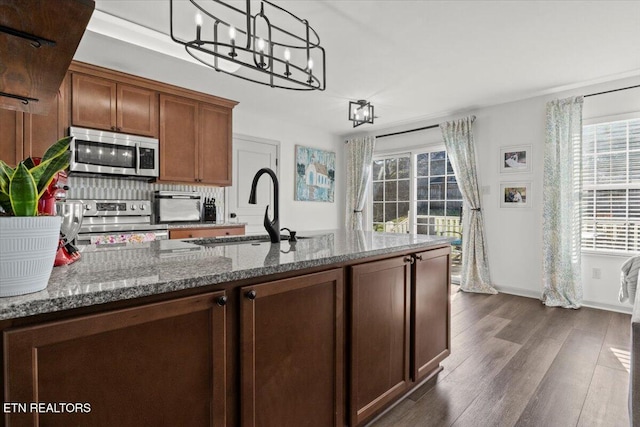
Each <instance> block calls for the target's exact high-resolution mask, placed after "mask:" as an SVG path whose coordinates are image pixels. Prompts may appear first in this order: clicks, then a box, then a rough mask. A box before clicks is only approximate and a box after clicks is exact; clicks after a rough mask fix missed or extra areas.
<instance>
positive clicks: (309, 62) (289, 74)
mask: <svg viewBox="0 0 640 427" xmlns="http://www.w3.org/2000/svg"><path fill="white" fill-rule="evenodd" d="M231 3H232V2H231V1H227V2H225V1H221V0H189V1H184V0H170V3H169V14H170V20H171V23H170V32H171V39H172V40H173V41H175V42H176V43H180V44H182V45H184V47H185V49H186V51H187V53H189V55H191V56H192V57H193V58H195V59H196V60H198V61H200V62H202V63H203V64H205V65H207V66H209V67H211V68H213V69H215V70H216V71H220V72H223V73H226V74H230V75H232V76H236V77H239V78H241V79H244V80H249V81H252V82H255V83H260V84H263V85H266V86H271V87H277V88H282V89H291V90H324V89H325V54H324V48H322V46H320V37H318V34H317V33H316V31H315V30H314V29H313V28H311V26H310V25H309V22H308V21H307V20H306V19H300V18H298V17H297V16H296V15H294V14H293V13H291V12H289V11H288V10H286V9H283V8H281V7H280V6H277V5H275V4H273V3H271V2H270V1H267V0H261V1H255V0H254V1H251V0H246V2H245V4H244V10H243V9H242V8H240V7H236V5H237V3H238V2H235V4H236V5H232V4H231ZM252 10H254V11H256V10H257V11H258V12H256V13H253V14H252V12H251V11H252Z"/></svg>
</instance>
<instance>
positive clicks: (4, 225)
mask: <svg viewBox="0 0 640 427" xmlns="http://www.w3.org/2000/svg"><path fill="white" fill-rule="evenodd" d="M70 142H71V137H66V138H63V139H61V140H59V141H58V142H56V143H55V144H53V145H52V146H51V147H49V149H48V150H47V151H46V153H45V154H44V156H43V157H42V159H41V160H40V162H39V163H38V164H36V163H37V162H36V161H34V159H32V158H31V157H29V158H28V159H26V160H23V161H22V162H20V163H19V164H18V166H16V167H15V168H11V167H10V166H8V165H7V164H6V163H5V162H4V161H2V160H0V208H2V211H3V212H2V213H0V297H6V296H14V295H22V294H26V293H30V292H37V291H40V290H42V289H44V288H46V287H47V283H48V282H49V277H50V276H51V271H52V269H53V261H54V259H55V256H56V251H57V249H58V241H59V238H60V224H61V222H62V218H61V217H59V216H51V215H38V202H39V200H40V197H42V195H43V193H44V192H45V191H46V189H47V187H48V186H49V184H50V183H51V181H52V180H53V178H54V176H55V175H56V174H57V173H58V172H60V171H62V170H64V169H66V168H67V167H68V166H69V159H70V153H69V143H70Z"/></svg>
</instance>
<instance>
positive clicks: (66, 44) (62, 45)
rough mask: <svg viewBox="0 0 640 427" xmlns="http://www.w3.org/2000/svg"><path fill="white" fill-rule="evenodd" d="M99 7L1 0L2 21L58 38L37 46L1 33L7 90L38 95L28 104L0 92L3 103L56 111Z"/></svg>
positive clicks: (0, 69) (0, 70)
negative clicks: (60, 89)
mask: <svg viewBox="0 0 640 427" xmlns="http://www.w3.org/2000/svg"><path fill="white" fill-rule="evenodd" d="M94 8H95V4H94V1H93V0H56V1H50V0H2V1H0V10H1V12H0V25H1V26H3V27H5V28H10V29H13V30H17V31H21V32H24V33H26V34H30V35H32V36H36V37H39V38H42V39H45V40H50V41H53V42H54V43H53V44H48V43H46V42H43V43H42V45H41V46H40V47H37V48H36V46H34V44H36V45H37V43H36V42H31V41H30V40H26V39H24V38H22V37H18V36H16V35H14V34H10V33H9V31H2V32H1V33H0V58H1V59H0V81H1V82H2V83H1V84H0V86H1V87H2V92H5V93H8V94H11V95H15V96H20V97H28V98H34V99H35V100H34V101H31V102H26V103H25V102H22V101H21V100H20V99H14V98H11V97H5V96H0V108H7V109H11V110H16V111H22V112H25V113H32V114H51V110H50V109H51V108H52V107H54V108H55V103H56V95H57V91H58V87H60V83H61V82H62V80H63V79H64V77H65V73H66V72H67V69H68V68H69V64H70V62H71V59H72V58H73V55H74V54H75V52H76V49H77V48H78V44H79V43H80V39H81V38H82V35H83V34H84V31H85V28H86V27H87V23H88V22H89V19H90V18H91V14H92V13H93V10H94ZM2 143H4V140H3V141H2ZM3 159H4V158H3Z"/></svg>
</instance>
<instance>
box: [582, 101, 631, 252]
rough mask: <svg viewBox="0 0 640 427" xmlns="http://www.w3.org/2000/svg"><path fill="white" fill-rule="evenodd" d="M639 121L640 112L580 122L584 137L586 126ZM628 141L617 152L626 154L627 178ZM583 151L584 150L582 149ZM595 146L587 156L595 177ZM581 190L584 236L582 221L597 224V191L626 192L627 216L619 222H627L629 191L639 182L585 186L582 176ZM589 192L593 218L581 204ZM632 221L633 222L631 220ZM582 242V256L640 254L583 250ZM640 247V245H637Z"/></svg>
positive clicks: (583, 160)
mask: <svg viewBox="0 0 640 427" xmlns="http://www.w3.org/2000/svg"><path fill="white" fill-rule="evenodd" d="M638 119H640V111H638V112H632V113H626V114H619V115H613V116H603V117H596V118H591V119H584V120H583V122H582V133H583V135H584V128H585V127H587V126H597V125H604V124H613V123H616V122H622V121H630V120H638ZM583 144H584V140H583ZM628 144H629V140H628V136H627V147H626V149H625V150H624V151H619V152H623V153H625V154H626V157H627V160H626V162H627V171H626V172H627V176H628V173H629V153H630V151H629V145H628ZM583 150H584V148H583ZM608 152H609V153H611V151H608ZM634 152H637V150H634ZM583 153H584V151H582V152H581V153H580V155H581V159H580V163H581V165H582V167H583V169H584V162H585V159H584V158H583ZM597 153H598V151H597V146H596V147H594V154H593V155H589V157H590V158H591V159H592V160H593V162H594V169H593V174H594V176H596V174H597V169H596V167H595V162H597ZM580 185H581V188H580V193H581V194H580V197H581V201H580V220H581V223H582V226H581V233H582V235H583V236H584V221H585V220H588V221H591V222H593V221H596V222H597V219H596V218H597V217H596V216H595V215H596V203H597V197H596V193H597V191H598V190H599V189H600V190H625V191H627V198H626V199H625V207H626V212H627V214H626V215H627V216H626V217H625V218H624V219H621V220H620V222H629V214H628V213H629V209H628V207H629V196H628V195H629V193H628V191H629V190H638V189H640V182H637V183H630V182H625V183H607V184H597V183H589V184H585V177H584V175H583V177H582V179H581V182H580ZM589 190H593V204H592V206H591V207H592V211H593V216H592V217H589V218H586V216H585V215H586V213H585V205H584V202H583V197H584V195H585V192H586V191H589ZM632 221H634V220H632ZM634 222H640V220H638V221H634ZM583 242H584V237H583V238H582V239H581V244H580V253H581V254H584V255H602V256H614V257H629V256H632V255H637V254H640V249H638V250H637V251H634V250H628V249H626V250H621V249H614V248H600V249H598V247H597V246H595V243H594V246H595V247H588V248H585V247H584V246H583V244H584V243H583ZM639 247H640V245H639Z"/></svg>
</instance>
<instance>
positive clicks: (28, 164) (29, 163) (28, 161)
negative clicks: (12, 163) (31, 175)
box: [22, 157, 36, 169]
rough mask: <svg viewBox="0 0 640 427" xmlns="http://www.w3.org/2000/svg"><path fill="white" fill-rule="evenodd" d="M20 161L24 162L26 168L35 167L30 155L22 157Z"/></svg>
mask: <svg viewBox="0 0 640 427" xmlns="http://www.w3.org/2000/svg"><path fill="white" fill-rule="evenodd" d="M22 163H24V166H25V167H26V168H27V169H33V168H35V167H36V163H35V162H34V161H33V159H32V158H31V157H27V158H26V159H24V160H23V161H22Z"/></svg>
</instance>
